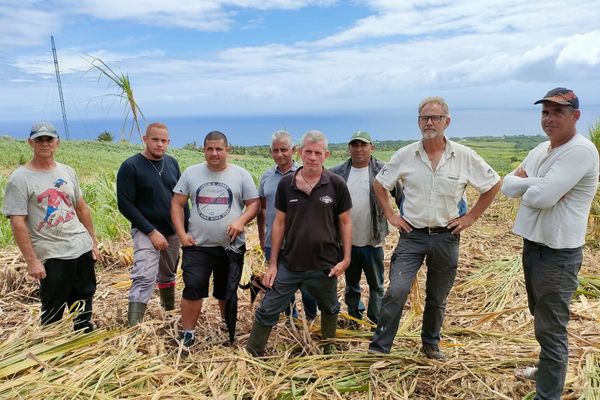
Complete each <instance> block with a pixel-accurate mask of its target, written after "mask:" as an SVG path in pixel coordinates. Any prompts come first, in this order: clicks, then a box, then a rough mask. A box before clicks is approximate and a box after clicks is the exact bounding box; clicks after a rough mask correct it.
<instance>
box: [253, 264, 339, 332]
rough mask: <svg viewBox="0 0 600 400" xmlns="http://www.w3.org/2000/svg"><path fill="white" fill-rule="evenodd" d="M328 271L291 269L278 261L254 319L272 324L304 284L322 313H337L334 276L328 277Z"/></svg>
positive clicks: (337, 303)
mask: <svg viewBox="0 0 600 400" xmlns="http://www.w3.org/2000/svg"><path fill="white" fill-rule="evenodd" d="M327 274H328V271H320V270H310V271H301V272H297V271H290V270H288V269H287V268H286V267H285V266H284V265H282V264H279V266H278V268H277V276H276V277H275V283H274V284H273V287H272V288H271V289H269V290H267V292H266V293H265V297H264V298H263V301H262V303H261V305H260V307H259V308H258V309H257V310H256V321H258V322H260V323H261V324H262V325H265V326H274V325H276V324H277V321H278V320H279V314H280V313H281V312H283V311H284V310H285V309H286V307H287V306H288V305H289V302H290V296H291V295H293V294H294V293H295V292H296V290H298V289H299V288H300V286H302V285H304V286H305V288H306V289H307V290H308V291H309V293H310V294H311V295H312V296H313V297H314V298H315V299H316V301H317V304H318V305H319V310H321V312H322V313H324V314H330V315H332V314H337V313H339V312H340V303H339V301H338V298H337V277H335V276H334V277H329V276H327Z"/></svg>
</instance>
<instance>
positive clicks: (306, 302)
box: [265, 247, 317, 321]
mask: <svg viewBox="0 0 600 400" xmlns="http://www.w3.org/2000/svg"><path fill="white" fill-rule="evenodd" d="M265 258H266V259H267V262H268V261H269V258H271V248H270V247H265ZM300 294H301V295H302V305H303V306H304V314H305V315H306V319H307V320H309V321H312V320H313V319H315V318H316V317H317V300H315V298H314V297H313V296H311V294H310V293H309V291H308V290H307V289H306V288H305V287H304V286H301V287H300ZM290 314H292V316H293V317H294V318H296V317H298V310H297V309H296V293H293V294H292V297H291V299H290V304H289V305H288V307H287V308H286V309H285V315H286V316H288V317H289V316H290Z"/></svg>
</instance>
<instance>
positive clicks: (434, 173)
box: [376, 139, 500, 228]
mask: <svg viewBox="0 0 600 400" xmlns="http://www.w3.org/2000/svg"><path fill="white" fill-rule="evenodd" d="M376 179H377V181H379V183H381V184H382V186H383V187H385V188H386V189H388V190H391V189H392V188H393V187H394V185H395V184H396V182H397V181H401V182H402V186H403V189H404V199H403V201H402V203H401V205H400V214H401V215H402V217H403V218H404V219H405V220H406V221H407V222H408V223H409V224H411V225H412V226H413V227H415V228H426V227H431V228H432V227H439V226H446V225H447V224H448V222H449V221H450V220H452V219H454V218H457V217H459V216H462V215H465V214H466V213H467V211H468V207H467V198H466V195H465V189H466V187H467V184H470V185H471V186H473V187H474V188H475V189H476V190H477V191H478V192H479V193H485V192H487V191H488V190H490V189H491V188H492V187H493V186H494V185H495V184H496V183H498V181H499V180H500V177H499V176H498V174H497V173H496V171H494V170H493V169H492V167H490V166H489V165H488V164H487V163H486V162H485V161H484V160H483V159H482V158H481V157H480V156H479V155H478V154H477V153H476V152H475V151H473V150H471V149H470V148H468V147H466V146H463V145H461V144H458V143H455V142H453V141H451V140H448V139H446V148H445V150H444V154H443V155H442V158H441V159H440V161H439V163H438V165H437V168H436V169H435V170H433V168H432V166H431V162H430V161H429V158H428V156H427V153H426V152H425V149H424V148H423V141H422V140H420V141H418V142H415V143H412V144H410V145H408V146H405V147H403V148H401V149H400V150H398V151H397V152H396V153H394V155H393V156H392V158H391V159H390V162H389V163H387V164H386V165H385V166H384V167H383V168H382V169H381V171H379V174H377V177H376Z"/></svg>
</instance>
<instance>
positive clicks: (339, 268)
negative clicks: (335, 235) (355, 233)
mask: <svg viewBox="0 0 600 400" xmlns="http://www.w3.org/2000/svg"><path fill="white" fill-rule="evenodd" d="M338 222H339V226H340V236H341V238H342V249H343V253H344V258H342V261H340V262H339V263H337V264H336V265H335V266H334V267H333V268H332V269H331V271H330V272H329V276H330V277H332V276H340V275H342V274H343V273H344V271H345V270H346V268H348V266H349V265H350V255H351V253H352V217H351V215H350V210H348V211H345V212H343V213H341V214H340V215H339V216H338Z"/></svg>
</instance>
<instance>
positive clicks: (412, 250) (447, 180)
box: [369, 97, 500, 360]
mask: <svg viewBox="0 0 600 400" xmlns="http://www.w3.org/2000/svg"><path fill="white" fill-rule="evenodd" d="M450 120H451V118H450V113H449V111H448V105H447V104H446V102H445V101H444V99H443V98H441V97H427V98H425V99H424V100H423V101H422V102H421V104H420V105H419V115H418V117H417V123H418V125H419V129H420V130H421V134H422V138H421V140H419V141H418V142H416V143H413V144H410V145H408V146H406V147H403V148H401V149H400V150H398V151H397V152H396V153H395V154H394V155H393V156H392V158H391V160H390V162H389V163H387V164H386V165H385V166H384V167H383V168H382V169H381V170H380V171H379V174H377V177H376V180H375V182H374V183H373V188H374V191H375V195H376V196H377V200H378V202H379V205H380V206H381V208H382V209H383V212H384V214H385V216H386V217H387V219H388V221H389V222H390V223H391V224H392V225H393V226H395V227H396V228H398V229H399V230H400V239H399V240H398V245H397V246H396V249H395V250H394V253H393V255H392V257H391V262H390V275H389V280H390V282H389V286H388V288H387V291H386V293H385V295H384V297H383V304H382V307H381V313H380V316H379V322H378V324H377V330H376V331H375V334H374V335H373V340H372V342H371V344H370V345H369V350H370V351H372V352H378V353H389V352H390V349H391V347H392V343H393V341H394V338H395V336H396V332H397V331H398V326H399V323H400V318H401V316H402V309H403V307H404V304H405V303H406V299H407V297H408V294H409V292H410V288H411V285H412V283H413V280H414V279H415V277H416V276H417V272H418V271H419V269H420V268H421V265H422V264H423V260H425V264H426V265H427V281H426V284H425V287H426V289H425V294H426V296H425V310H424V313H423V326H422V330H421V342H422V345H423V347H422V351H423V353H424V354H425V356H426V357H427V358H433V359H438V360H443V359H445V356H444V354H443V353H442V351H441V350H440V348H439V342H440V331H441V328H442V323H443V321H444V313H445V310H446V302H447V299H448V294H449V293H450V289H451V288H452V285H453V283H454V279H455V277H456V268H457V264H458V245H459V239H460V232H462V231H464V230H465V229H467V228H469V227H470V226H471V225H473V223H474V222H475V221H476V220H477V219H478V218H479V217H480V216H481V214H482V213H483V212H484V211H485V210H486V209H487V208H488V206H489V205H490V204H491V203H492V200H493V199H494V197H495V196H496V193H497V192H498V190H499V189H500V178H499V176H498V174H497V173H496V172H495V171H494V170H493V169H492V168H491V167H490V166H489V165H488V164H487V163H486V162H485V161H484V160H483V159H482V158H481V157H479V156H478V155H477V153H475V152H474V151H473V150H471V149H469V148H468V147H465V146H463V145H460V144H458V143H455V142H453V141H451V140H448V139H447V138H446V137H445V135H444V132H445V131H446V128H448V126H449V125H450ZM398 181H400V182H401V184H402V187H403V191H404V199H403V200H402V203H401V205H400V213H399V214H395V213H394V211H393V210H392V207H391V206H390V202H389V196H388V191H389V190H391V189H393V188H394V186H395V185H396V184H397V182H398ZM467 184H470V185H471V186H473V187H474V188H475V189H476V190H477V191H478V192H479V193H480V195H479V198H478V199H477V201H476V203H475V205H474V206H473V207H472V208H471V209H470V210H469V209H468V207H467V199H466V193H465V191H466V188H467Z"/></svg>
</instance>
